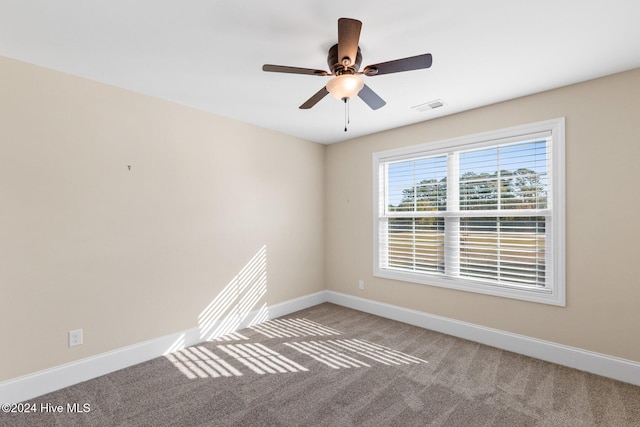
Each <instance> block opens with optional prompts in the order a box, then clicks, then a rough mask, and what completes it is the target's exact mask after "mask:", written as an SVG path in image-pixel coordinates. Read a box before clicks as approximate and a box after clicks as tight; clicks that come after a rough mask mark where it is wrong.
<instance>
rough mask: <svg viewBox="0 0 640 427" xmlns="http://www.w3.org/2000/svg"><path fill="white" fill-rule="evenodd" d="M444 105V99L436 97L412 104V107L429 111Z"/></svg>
mask: <svg viewBox="0 0 640 427" xmlns="http://www.w3.org/2000/svg"><path fill="white" fill-rule="evenodd" d="M443 105H444V101H442V100H441V99H436V100H433V101H429V102H425V103H424V104H419V105H414V106H413V107H411V108H413V109H414V110H416V111H430V110H435V109H436V108H440V107H442V106H443Z"/></svg>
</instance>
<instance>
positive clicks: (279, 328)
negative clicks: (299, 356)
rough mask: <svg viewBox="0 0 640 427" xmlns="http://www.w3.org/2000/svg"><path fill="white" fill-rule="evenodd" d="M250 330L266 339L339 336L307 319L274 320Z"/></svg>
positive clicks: (330, 329)
mask: <svg viewBox="0 0 640 427" xmlns="http://www.w3.org/2000/svg"><path fill="white" fill-rule="evenodd" d="M250 329H253V330H254V331H256V332H259V333H260V334H262V335H264V336H266V337H268V338H295V337H308V336H326V335H340V332H339V331H336V330H335V329H332V328H330V327H328V326H324V325H322V324H320V323H316V322H312V321H311V320H308V319H274V320H269V321H267V322H264V323H261V324H259V325H253V326H251V328H250Z"/></svg>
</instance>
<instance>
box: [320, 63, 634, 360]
mask: <svg viewBox="0 0 640 427" xmlns="http://www.w3.org/2000/svg"><path fill="white" fill-rule="evenodd" d="M409 113H410V112H407V114H409ZM639 113H640V70H639V69H636V70H633V71H630V72H627V73H622V74H618V75H614V76H610V77H606V78H602V79H598V80H593V81H590V82H586V83H582V84H578V85H573V86H569V87H565V88H561V89H558V90H553V91H549V92H545V93H540V94H537V95H533V96H528V97H524V98H520V99H517V100H513V101H509V102H504V103H500V104H496V105H492V106H489V107H485V108H480V109H476V110H473V111H468V112H465V113H461V114H456V115H452V116H448V117H444V118H440V119H436V120H432V121H428V122H423V123H419V124H416V125H412V126H408V127H404V128H400V129H396V130H392V131H388V132H383V133H379V134H376V135H371V136H367V137H363V138H358V139H355V140H351V141H347V142H344V143H339V144H334V145H331V146H329V147H328V149H327V163H326V174H325V177H326V194H327V198H326V212H327V217H326V221H327V223H326V224H327V235H326V239H327V240H326V262H327V269H326V280H327V287H328V289H331V290H335V291H340V292H344V293H347V294H352V295H356V296H360V297H364V298H369V299H372V300H376V301H382V302H386V303H390V304H395V305H398V306H401V307H406V308H410V309H415V310H419V311H423V312H427V313H431V314H435V315H441V316H446V317H449V318H453V319H459V320H462V321H466V322H471V323H474V324H478V325H483V326H487V327H492V328H497V329H500V330H504V331H509V332H513V333H518V334H523V335H526V336H530V337H534V338H540V339H544V340H548V341H552V342H556V343H560V344H565V345H569V346H575V347H579V348H583V349H587V350H591V351H595V352H600V353H604V354H608V355H612V356H617V357H621V358H626V359H630V360H634V361H640V345H639V344H638V338H637V337H638V324H640V308H639V301H640V286H639V285H638V284H639V283H640V280H639V279H638V273H637V270H638V269H637V265H638V263H639V262H640V247H639V245H638V242H640V222H639V221H638V220H637V212H638V211H639V210H640V197H637V193H638V191H637V190H635V189H634V188H635V185H634V184H632V183H633V182H634V181H635V180H636V179H637V174H638V168H639V164H640V116H639ZM563 116H564V117H565V118H566V203H567V212H566V213H567V224H566V236H567V266H566V268H567V275H566V276H567V306H566V307H564V308H562V307H556V306H550V305H543V304H538V303H531V302H524V301H518V300H512V299H505V298H500V297H493V296H487V295H481V294H474V293H466V292H462V291H455V290H449V289H443V288H438V287H431V286H424V285H417V284H410V283H405V282H397V281H392V280H385V279H380V278H374V277H372V270H373V265H372V263H373V259H372V258H373V255H372V245H373V241H372V239H373V238H372V228H373V225H372V224H373V222H372V221H373V220H372V183H371V181H372V175H371V173H372V171H371V161H372V160H371V155H372V153H373V152H375V151H380V150H386V149H391V148H397V147H403V146H408V145H414V144H419V143H425V142H429V141H438V140H442V139H445V138H452V137H457V136H463V135H469V134H473V133H478V132H483V131H489V130H494V129H500V128H505V127H509V126H515V125H521V124H526V123H532V122H536V121H541V120H546V119H552V118H556V117H563ZM425 117H426V116H425ZM359 279H363V280H364V281H365V290H364V291H358V290H357V289H358V280H359Z"/></svg>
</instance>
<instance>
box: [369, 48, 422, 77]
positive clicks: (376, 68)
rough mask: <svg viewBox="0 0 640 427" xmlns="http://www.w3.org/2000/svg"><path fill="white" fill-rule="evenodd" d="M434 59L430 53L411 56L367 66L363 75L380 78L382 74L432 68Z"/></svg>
mask: <svg viewBox="0 0 640 427" xmlns="http://www.w3.org/2000/svg"><path fill="white" fill-rule="evenodd" d="M432 62H433V59H432V58H431V54H430V53H425V54H424V55H418V56H411V57H409V58H402V59H396V60H395V61H388V62H381V63H379V64H373V65H367V66H366V67H364V71H363V73H364V74H366V75H367V76H379V75H380V74H391V73H400V72H402V71H411V70H421V69H423V68H429V67H431V63H432Z"/></svg>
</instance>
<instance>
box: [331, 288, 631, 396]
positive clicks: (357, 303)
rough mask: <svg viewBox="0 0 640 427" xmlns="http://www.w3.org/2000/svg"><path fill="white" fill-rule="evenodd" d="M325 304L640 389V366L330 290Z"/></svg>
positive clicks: (590, 352) (578, 349) (599, 354)
mask: <svg viewBox="0 0 640 427" xmlns="http://www.w3.org/2000/svg"><path fill="white" fill-rule="evenodd" d="M326 292H327V295H326V301H327V302H331V303H334V304H337V305H341V306H344V307H347V308H352V309H354V310H359V311H364V312H365V313H370V314H375V315H376V316H380V317H385V318H387V319H392V320H397V321H399V322H403V323H408V324H410V325H414V326H419V327H421V328H425V329H430V330H432V331H436V332H442V333H444V334H447V335H452V336H455V337H459V338H464V339H467V340H470V341H474V342H478V343H481V344H486V345H490V346H492V347H496V348H500V349H503V350H508V351H511V352H514V353H519V354H523V355H525V356H530V357H535V358H536V359H541V360H546V361H548V362H553V363H556V364H558V365H563V366H567V367H570V368H575V369H579V370H581V371H586V372H591V373H593V374H596V375H601V376H603V377H608V378H612V379H615V380H618V381H624V382H626V383H631V384H634V385H638V386H640V363H638V362H634V361H631V360H625V359H621V358H617V357H613V356H608V355H606V354H601V353H596V352H592V351H587V350H583V349H580V348H576V347H569V346H565V345H562V344H556V343H553V342H549V341H544V340H539V339H536V338H531V337H527V336H524V335H518V334H513V333H510V332H505V331H501V330H498V329H492V328H487V327H484V326H479V325H474V324H472V323H467V322H462V321H459V320H454V319H449V318H447V317H442V316H436V315H433V314H427V313H424V312H421V311H416V310H410V309H406V308H402V307H398V306H395V305H391V304H386V303H381V302H377V301H372V300H368V299H364V298H359V297H355V296H352V295H347V294H343V293H339V292H334V291H326Z"/></svg>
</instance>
